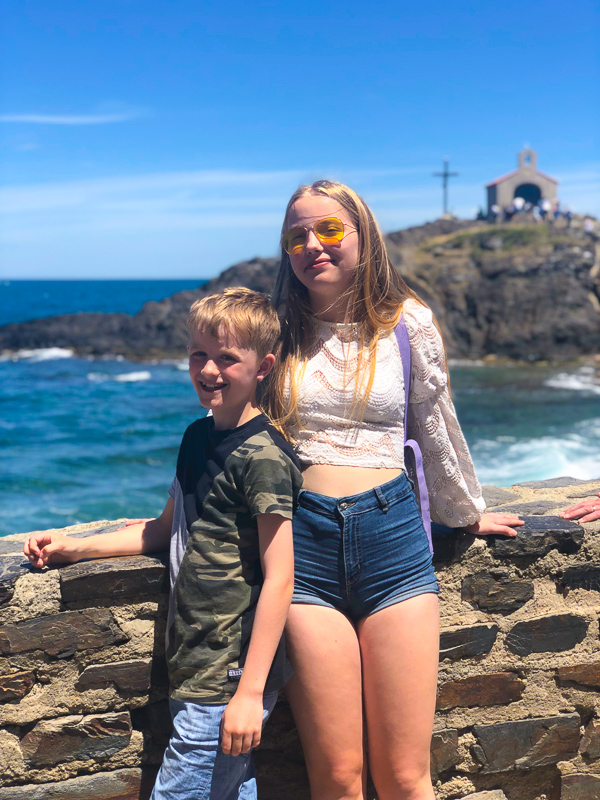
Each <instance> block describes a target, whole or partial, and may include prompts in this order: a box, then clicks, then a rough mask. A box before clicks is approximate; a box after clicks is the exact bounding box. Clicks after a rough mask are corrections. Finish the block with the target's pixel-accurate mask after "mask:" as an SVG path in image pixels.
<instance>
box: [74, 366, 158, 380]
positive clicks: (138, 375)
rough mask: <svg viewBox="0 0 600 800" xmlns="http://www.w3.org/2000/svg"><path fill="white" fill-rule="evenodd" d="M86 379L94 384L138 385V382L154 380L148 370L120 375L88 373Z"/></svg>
mask: <svg viewBox="0 0 600 800" xmlns="http://www.w3.org/2000/svg"><path fill="white" fill-rule="evenodd" d="M86 377H87V379H88V381H91V382H92V383H105V382H106V381H116V382H117V383H136V382H137V381H149V380H150V379H151V378H152V373H151V372H150V371H149V370H146V369H145V370H139V371H138V372H122V373H121V374H119V375H108V374H107V373H106V372H88V374H87V376H86Z"/></svg>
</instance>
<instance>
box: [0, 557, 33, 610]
mask: <svg viewBox="0 0 600 800" xmlns="http://www.w3.org/2000/svg"><path fill="white" fill-rule="evenodd" d="M21 549H22V548H21ZM30 571H31V567H30V564H29V561H27V560H26V559H24V558H23V553H21V554H20V555H16V556H3V557H2V558H0V606H4V605H6V604H7V603H9V602H10V600H11V598H12V596H13V594H14V592H15V583H16V582H17V581H18V580H19V578H20V577H21V575H26V574H27V573H28V572H30Z"/></svg>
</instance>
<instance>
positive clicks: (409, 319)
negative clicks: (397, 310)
mask: <svg viewBox="0 0 600 800" xmlns="http://www.w3.org/2000/svg"><path fill="white" fill-rule="evenodd" d="M402 314H403V315H404V319H405V321H406V327H407V329H408V332H409V334H411V335H413V334H414V333H416V332H417V330H418V329H419V328H427V329H429V328H435V323H434V321H433V314H432V313H431V309H430V308H429V306H424V305H423V304H422V303H419V301H418V300H414V299H413V298H412V297H408V298H407V299H406V300H405V301H404V303H403V304H402ZM436 330H437V329H436Z"/></svg>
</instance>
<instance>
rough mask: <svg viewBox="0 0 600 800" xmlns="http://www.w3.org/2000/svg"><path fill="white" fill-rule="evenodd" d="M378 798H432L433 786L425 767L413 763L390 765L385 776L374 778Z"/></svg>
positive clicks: (393, 799) (412, 799)
mask: <svg viewBox="0 0 600 800" xmlns="http://www.w3.org/2000/svg"><path fill="white" fill-rule="evenodd" d="M374 780H375V787H376V789H377V793H378V797H379V800H433V797H434V795H433V787H432V784H431V777H430V774H429V765H427V767H424V766H419V765H415V764H411V765H408V764H407V765H396V766H394V765H390V770H389V772H388V774H387V775H386V776H379V780H376V779H375V776H374Z"/></svg>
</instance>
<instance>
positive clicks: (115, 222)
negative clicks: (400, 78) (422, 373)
mask: <svg viewBox="0 0 600 800" xmlns="http://www.w3.org/2000/svg"><path fill="white" fill-rule="evenodd" d="M358 173H359V171H358V170H353V169H352V168H350V169H342V168H340V169H335V170H324V169H318V168H311V169H305V170H273V171H264V172H263V171H253V170H185V171H178V172H175V171H173V172H157V173H146V174H139V175H126V176H124V175H121V176H114V177H107V178H96V179H87V180H78V181H63V182H56V183H46V184H36V185H31V184H30V185H19V186H4V187H0V214H1V215H2V217H3V220H2V221H0V247H2V248H3V251H4V252H3V269H4V270H5V272H6V274H11V273H12V274H15V275H16V274H20V275H21V276H26V277H43V276H44V275H46V276H52V277H68V276H69V275H72V274H77V275H81V274H85V275H86V276H87V277H108V276H109V275H110V276H114V277H123V276H131V277H134V276H136V275H143V276H146V277H148V276H155V277H161V276H164V275H165V274H178V275H186V274H187V275H190V274H194V275H198V276H206V277H210V276H212V275H215V274H216V273H217V272H218V271H219V270H220V269H222V268H224V267H226V266H228V265H229V264H232V263H234V262H235V261H238V260H242V259H244V258H249V257H251V256H253V255H270V254H274V253H275V252H276V251H277V246H278V241H279V229H280V225H281V219H282V216H283V211H284V208H285V204H286V202H287V200H288V198H289V197H290V195H291V194H292V192H293V191H294V190H295V189H296V188H297V187H298V186H299V185H300V184H302V183H307V182H310V181H311V180H313V179H315V178H317V177H331V178H334V179H338V180H341V181H343V182H345V183H349V184H350V185H352V186H353V187H354V188H356V189H357V191H359V193H360V194H362V195H363V196H364V198H365V200H366V201H367V202H368V203H369V204H370V205H371V207H372V208H373V211H374V212H375V216H376V217H377V219H378V220H379V223H380V224H381V226H382V228H383V229H384V230H386V231H393V230H398V229H399V228H403V227H406V226H408V225H416V224H420V223H422V222H425V221H426V220H432V219H435V218H436V217H438V216H439V215H440V213H441V210H442V209H441V201H442V190H441V186H439V184H438V182H437V181H435V180H434V179H433V178H432V177H431V176H430V174H429V173H430V170H429V171H427V170H426V169H425V168H423V169H418V168H416V167H415V168H413V167H409V168H407V169H406V171H404V170H390V171H387V170H372V171H371V170H364V171H362V170H361V171H360V173H361V174H358ZM402 173H404V174H402ZM556 174H557V177H558V178H559V179H560V181H561V186H560V187H559V188H560V197H561V199H562V200H563V201H564V202H566V203H568V204H569V205H570V206H571V207H572V208H573V209H574V210H576V211H585V212H588V213H593V214H596V215H599V212H600V208H599V204H598V198H599V197H600V192H599V191H598V189H599V188H600V182H599V172H598V169H597V165H585V166H583V167H582V168H581V169H578V170H571V171H567V170H565V171H564V172H563V173H562V174H561V173H560V172H559V171H557V173H556ZM483 203H484V189H483V180H482V181H477V182H476V181H474V180H472V179H470V180H465V182H464V183H460V182H459V181H457V182H456V183H455V184H454V186H452V187H451V189H450V209H451V210H452V211H453V212H454V213H455V214H457V215H458V216H464V217H470V216H473V215H474V214H475V212H476V210H477V207H478V206H479V205H480V204H483ZM224 231H225V232H226V233H224Z"/></svg>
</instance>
